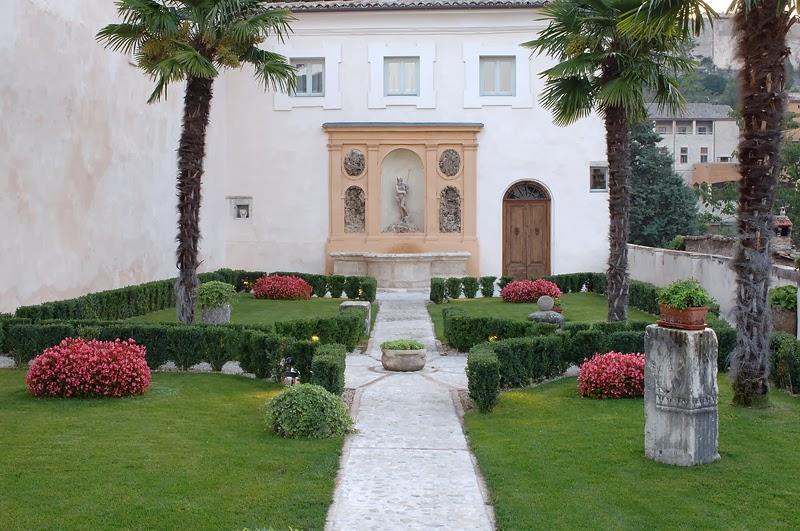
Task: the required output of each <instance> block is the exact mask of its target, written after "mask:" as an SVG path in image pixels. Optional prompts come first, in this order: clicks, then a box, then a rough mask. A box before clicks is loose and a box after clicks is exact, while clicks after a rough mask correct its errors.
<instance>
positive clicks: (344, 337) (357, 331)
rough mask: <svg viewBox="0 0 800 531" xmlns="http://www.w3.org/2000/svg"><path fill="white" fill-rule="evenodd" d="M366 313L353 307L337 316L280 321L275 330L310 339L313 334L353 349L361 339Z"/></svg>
mask: <svg viewBox="0 0 800 531" xmlns="http://www.w3.org/2000/svg"><path fill="white" fill-rule="evenodd" d="M365 317H366V313H365V312H364V311H358V310H357V309H353V310H352V311H348V312H346V313H344V314H342V315H337V316H336V317H326V318H312V319H296V320H292V321H278V322H276V323H275V331H276V332H277V333H278V334H280V335H283V336H288V337H292V338H294V339H300V340H310V339H311V338H312V337H313V336H316V337H318V338H319V341H320V342H321V343H340V344H342V345H345V346H346V347H347V349H348V350H352V349H353V348H354V347H355V346H356V345H357V344H358V341H359V340H360V339H361V333H362V332H363V330H364V318H365Z"/></svg>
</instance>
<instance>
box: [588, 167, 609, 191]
mask: <svg viewBox="0 0 800 531" xmlns="http://www.w3.org/2000/svg"><path fill="white" fill-rule="evenodd" d="M589 190H590V191H592V192H605V191H606V190H608V168H606V167H605V166H592V167H591V168H589Z"/></svg>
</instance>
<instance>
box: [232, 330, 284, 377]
mask: <svg viewBox="0 0 800 531" xmlns="http://www.w3.org/2000/svg"><path fill="white" fill-rule="evenodd" d="M292 343H293V340H291V339H289V338H287V337H283V336H279V335H277V334H266V333H264V332H256V331H252V330H247V331H245V332H244V335H243V337H242V345H241V351H240V353H239V362H240V365H241V367H242V369H243V370H244V371H245V372H251V373H253V374H255V375H256V377H257V378H270V377H276V378H278V379H279V378H280V375H281V368H282V367H281V360H283V359H284V358H286V353H287V352H288V351H289V348H290V345H291V344H292Z"/></svg>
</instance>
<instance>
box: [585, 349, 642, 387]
mask: <svg viewBox="0 0 800 531" xmlns="http://www.w3.org/2000/svg"><path fill="white" fill-rule="evenodd" d="M578 393H579V394H580V395H581V396H585V397H588V398H635V397H640V396H643V395H644V356H643V355H642V354H622V353H620V352H609V353H607V354H596V355H595V356H594V357H593V358H592V359H590V360H586V361H584V362H583V364H581V366H580V371H579V373H578Z"/></svg>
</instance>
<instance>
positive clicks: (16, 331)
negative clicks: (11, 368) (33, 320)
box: [6, 323, 77, 365]
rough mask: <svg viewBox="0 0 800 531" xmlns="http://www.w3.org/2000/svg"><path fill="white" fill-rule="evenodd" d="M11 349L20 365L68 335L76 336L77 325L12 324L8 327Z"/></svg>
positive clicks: (8, 340) (8, 339)
mask: <svg viewBox="0 0 800 531" xmlns="http://www.w3.org/2000/svg"><path fill="white" fill-rule="evenodd" d="M7 333H8V338H7V340H6V341H7V342H8V346H9V351H10V352H11V353H12V354H13V355H14V357H15V358H16V360H17V364H18V365H22V364H23V363H27V362H29V361H30V360H32V359H33V358H35V357H36V356H38V355H39V354H41V353H42V351H43V350H44V349H46V348H49V347H52V346H53V345H57V344H59V343H61V340H63V339H64V338H67V337H75V336H76V335H77V334H76V331H75V327H74V326H72V325H71V324H67V323H63V324H47V325H38V324H12V325H10V326H9V327H8V332H7Z"/></svg>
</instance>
